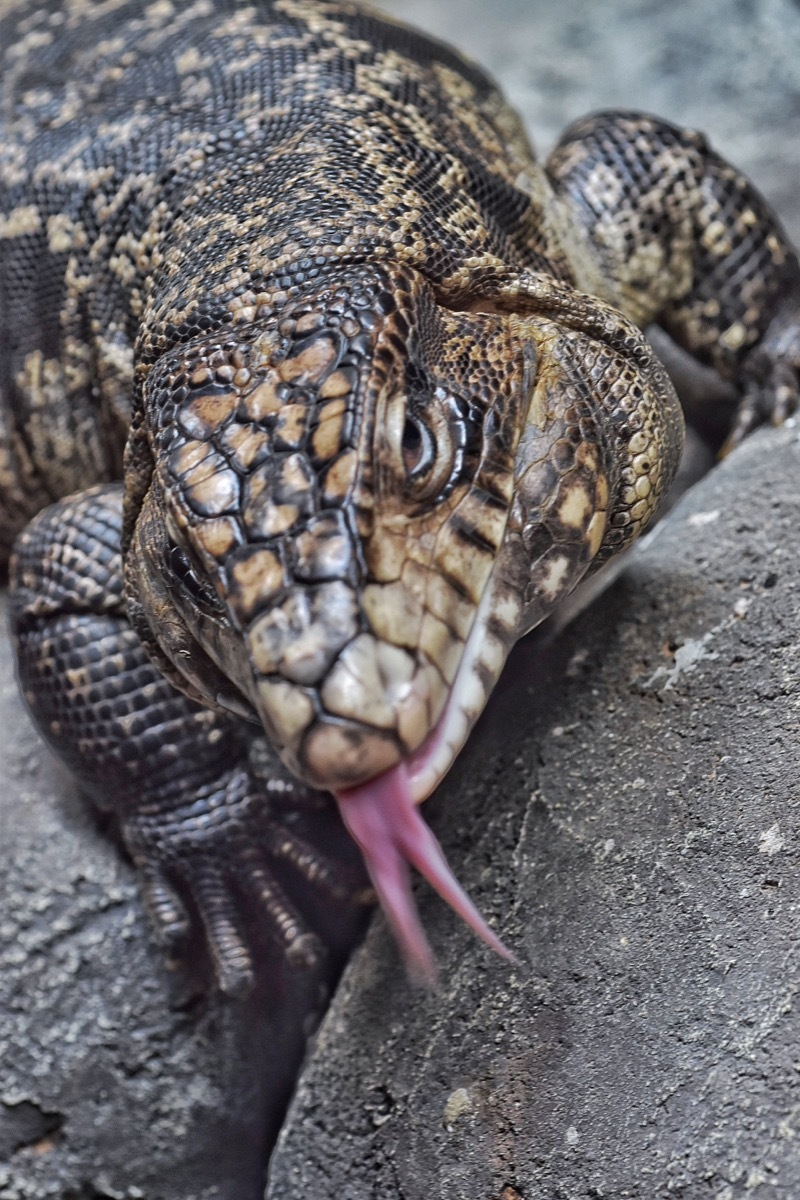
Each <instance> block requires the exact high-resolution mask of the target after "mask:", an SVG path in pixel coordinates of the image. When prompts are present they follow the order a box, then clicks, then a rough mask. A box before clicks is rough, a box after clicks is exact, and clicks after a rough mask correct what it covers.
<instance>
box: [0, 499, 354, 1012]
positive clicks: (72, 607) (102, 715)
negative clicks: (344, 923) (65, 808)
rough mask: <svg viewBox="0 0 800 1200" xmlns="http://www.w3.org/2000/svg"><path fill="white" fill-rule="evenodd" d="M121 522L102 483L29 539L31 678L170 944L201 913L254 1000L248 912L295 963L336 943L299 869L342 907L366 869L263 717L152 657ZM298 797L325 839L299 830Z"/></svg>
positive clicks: (18, 633) (43, 520) (24, 596)
mask: <svg viewBox="0 0 800 1200" xmlns="http://www.w3.org/2000/svg"><path fill="white" fill-rule="evenodd" d="M121 518H122V488H121V486H119V485H115V484H110V485H104V486H98V487H95V488H92V489H89V490H87V491H85V492H82V493H79V494H78V495H76V496H73V497H71V498H69V499H67V500H64V501H61V502H60V503H58V504H55V505H52V506H51V507H50V508H48V509H45V510H44V511H43V512H42V513H41V514H40V515H39V516H38V517H36V518H35V519H34V521H33V522H31V524H30V525H29V526H28V527H27V528H26V530H25V531H24V533H23V534H22V536H21V537H20V539H19V540H18V542H17V547H16V551H15V554H14V557H13V559H12V562H11V586H12V630H13V635H14V639H15V642H16V648H17V661H18V673H19V677H20V682H21V684H22V688H23V691H24V694H25V698H26V700H27V703H28V706H29V708H30V710H31V713H32V715H33V717H34V719H35V721H36V722H37V724H38V726H39V729H40V730H41V732H42V733H43V735H44V736H45V738H46V739H47V740H48V741H49V743H50V744H51V746H52V747H53V749H54V750H55V752H56V753H57V754H58V756H59V757H60V758H61V759H62V760H63V761H64V762H65V763H66V764H67V766H68V767H69V768H70V769H71V770H72V771H73V773H74V774H75V776H76V778H77V779H78V781H79V782H80V783H81V785H82V787H83V788H84V790H85V791H86V792H87V794H88V795H89V797H90V798H91V799H92V800H93V802H94V803H95V804H96V806H97V807H98V808H99V809H101V810H103V811H105V812H106V813H108V814H109V815H110V816H111V817H112V818H113V819H114V820H115V822H116V823H117V825H118V827H119V830H120V833H121V836H122V839H123V841H124V843H125V845H126V848H127V849H128V851H129V853H130V855H131V857H132V858H133V860H134V862H135V863H136V865H137V867H138V868H139V872H140V877H141V882H142V888H143V893H144V898H145V901H146V903H147V907H148V909H149V911H150V914H151V917H152V918H153V922H154V925H155V928H156V932H157V934H158V936H159V939H160V941H161V942H162V944H163V945H164V947H165V949H166V950H167V951H168V952H169V954H170V956H171V957H176V958H182V957H183V955H184V952H185V950H186V948H187V945H188V939H189V934H190V932H191V927H192V924H193V922H194V921H195V920H196V919H198V918H199V921H200V923H201V924H202V927H203V929H204V931H205V940H206V943H207V945H208V947H209V951H210V955H211V959H212V962H213V967H214V973H215V975H216V978H217V981H218V983H219V986H220V988H221V989H222V991H223V992H226V993H227V994H229V995H241V994H242V993H243V992H245V991H247V990H248V989H249V987H250V985H251V984H252V982H253V980H254V978H255V976H256V975H257V973H258V967H257V966H256V965H254V961H253V954H252V949H253V942H252V938H251V936H250V934H251V931H250V928H249V924H248V914H254V913H255V914H260V915H261V916H262V918H265V921H264V924H265V927H266V929H267V931H268V933H269V935H270V939H271V941H272V942H273V943H274V944H277V946H278V947H279V948H280V951H281V952H282V953H283V955H284V956H285V958H286V960H287V961H288V963H289V964H290V965H291V966H294V967H308V966H311V965H312V964H314V963H316V962H317V961H318V960H319V957H320V955H321V953H322V945H321V942H320V941H319V939H318V938H317V936H316V935H315V933H314V932H313V931H312V929H311V928H310V926H309V924H308V923H307V921H306V920H305V918H304V916H303V915H301V911H300V909H298V908H297V907H295V904H294V903H293V901H292V900H291V899H290V898H289V895H288V894H287V893H286V892H285V891H284V886H283V881H284V879H285V880H286V882H287V884H288V887H289V889H290V890H294V891H297V890H298V889H297V887H296V886H295V887H293V886H292V881H293V880H294V882H295V885H296V884H297V883H300V884H301V886H300V888H299V890H300V891H301V892H302V890H303V887H302V883H305V885H306V887H308V885H311V886H312V887H313V888H315V889H322V891H323V893H324V894H326V895H327V896H328V897H329V898H330V899H331V900H332V901H334V902H336V903H339V904H343V903H344V902H345V901H347V900H348V899H351V898H353V897H355V896H356V894H357V893H358V892H359V891H360V890H361V889H362V888H363V879H362V876H361V873H360V872H359V871H358V869H357V866H356V864H355V861H354V860H353V858H352V856H349V855H348V853H347V849H348V847H347V844H346V839H345V836H344V834H343V831H342V837H341V838H338V839H337V838H336V837H334V839H333V841H331V840H330V827H331V823H330V820H329V818H328V817H327V816H326V815H325V813H324V811H322V809H323V808H324V806H326V804H327V802H326V800H325V798H324V797H321V796H318V795H314V794H312V793H310V792H309V789H307V788H305V787H303V785H301V784H299V783H298V782H297V780H294V779H292V778H291V776H289V775H288V773H287V772H286V771H285V770H284V769H283V768H282V767H281V764H280V763H279V762H278V761H277V758H276V756H275V755H274V754H272V753H268V752H267V749H266V747H265V744H264V743H263V740H261V739H257V738H255V736H254V731H253V730H252V727H248V726H247V725H246V723H245V722H243V721H241V720H240V719H238V718H236V717H234V716H229V715H225V714H224V713H221V712H219V711H212V710H211V709H209V708H207V707H204V706H202V705H200V704H197V703H195V702H193V701H192V700H190V699H189V698H188V697H187V696H186V695H184V694H183V693H181V692H179V691H177V690H176V689H175V688H174V687H173V686H172V684H171V683H170V682H169V680H168V679H166V678H165V677H164V675H163V674H162V673H161V672H160V671H159V670H158V668H157V667H156V666H155V665H154V664H153V662H152V661H151V660H150V658H149V657H148V656H147V654H146V652H145V650H144V647H143V646H142V643H141V642H140V640H139V638H138V637H137V635H136V633H135V632H134V630H133V629H132V628H131V625H130V623H129V621H128V617H127V614H126V610H125V602H124V595H123V591H124V589H123V578H122V559H121V555H120V526H121ZM196 586H197V588H198V590H199V591H201V590H202V589H201V585H200V584H199V582H198V583H197V584H196ZM201 600H202V597H201V596H200V597H199V600H198V602H201ZM265 755H266V756H267V757H266V759H265ZM298 807H299V808H300V809H305V810H306V815H307V818H308V819H307V821H306V822H305V824H307V825H308V826H309V829H310V830H313V831H314V832H313V835H312V836H313V837H314V838H316V839H317V841H319V840H324V841H327V843H328V844H327V846H326V848H324V849H323V848H322V847H321V846H320V845H319V844H314V843H313V842H312V841H311V840H309V839H308V837H306V836H303V835H302V834H301V833H300V832H298V828H300V829H302V828H303V824H304V823H303V822H302V821H301V823H300V825H299V827H298V821H297V817H298V812H297V810H298ZM312 810H320V811H319V812H317V811H312ZM337 846H339V847H340V848H341V849H343V850H344V854H343V855H342V856H340V857H338V858H337V851H336V847H337ZM301 907H302V902H301Z"/></svg>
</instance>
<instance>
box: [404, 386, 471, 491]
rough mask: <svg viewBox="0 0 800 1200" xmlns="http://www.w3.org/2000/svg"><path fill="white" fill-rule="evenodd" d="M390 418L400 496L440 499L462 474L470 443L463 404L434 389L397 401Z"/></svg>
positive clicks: (440, 390) (441, 389) (444, 392)
mask: <svg viewBox="0 0 800 1200" xmlns="http://www.w3.org/2000/svg"><path fill="white" fill-rule="evenodd" d="M401 406H402V407H401ZM393 417H394V421H392V420H391V419H390V440H391V442H392V443H393V448H394V454H395V456H396V457H395V462H396V468H395V469H396V471H397V474H398V475H399V477H400V483H401V487H402V490H403V492H405V494H406V495H408V496H409V497H410V498H411V499H413V500H415V501H417V502H423V501H438V500H442V499H444V498H445V497H446V496H447V495H449V493H450V492H451V491H452V490H453V488H454V487H455V485H456V483H457V482H458V480H459V479H460V477H461V475H462V473H463V469H464V459H465V450H466V448H467V446H468V444H469V442H470V440H471V439H470V428H469V425H470V423H469V421H468V420H467V419H465V412H464V411H463V408H462V406H461V405H459V404H458V402H457V401H456V400H455V399H454V398H453V397H452V396H451V395H449V393H447V392H446V391H445V390H444V389H443V388H437V389H436V390H435V391H434V392H433V394H430V393H428V394H427V395H425V394H422V395H416V396H409V397H405V398H404V399H403V400H399V401H398V405H397V407H396V408H395V412H394V414H393ZM401 421H402V425H401V424H400V422H401ZM395 422H396V423H395ZM392 426H393V427H394V428H395V430H396V431H397V432H396V433H395V434H394V437H392V436H391V428H392ZM395 439H396V440H395Z"/></svg>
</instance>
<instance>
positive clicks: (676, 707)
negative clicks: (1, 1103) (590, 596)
mask: <svg viewBox="0 0 800 1200" xmlns="http://www.w3.org/2000/svg"><path fill="white" fill-rule="evenodd" d="M798 472H800V438H799V437H798V433H797V430H796V429H795V428H787V429H784V430H781V431H768V432H763V433H760V434H758V435H757V436H755V437H754V438H753V439H752V440H751V441H749V442H748V443H747V444H746V445H745V446H744V447H742V448H741V449H740V450H739V451H738V452H737V453H736V454H734V455H733V456H731V457H730V458H729V459H728V460H726V462H725V463H724V464H723V465H722V466H720V467H718V468H716V469H715V470H714V471H713V472H712V473H711V474H710V475H708V476H707V477H706V478H705V480H704V481H703V482H702V483H700V484H699V485H697V487H696V488H695V489H694V490H693V491H692V492H690V493H689V494H688V495H687V496H686V497H685V498H684V500H683V501H682V502H681V503H680V504H679V505H678V507H677V508H676V509H675V510H674V512H673V513H672V514H671V515H670V516H669V517H668V518H667V519H666V520H665V521H664V522H663V523H662V525H661V526H660V527H659V528H658V530H657V531H656V533H655V534H654V535H652V536H651V538H650V540H649V542H648V543H647V544H646V545H643V546H642V547H641V549H640V550H639V551H638V552H637V553H636V554H635V555H634V557H633V559H632V562H631V565H630V567H629V568H628V570H627V571H626V572H625V574H624V575H623V576H622V577H621V578H620V579H619V580H618V582H617V583H616V584H615V585H614V587H613V588H612V589H611V591H609V592H608V593H607V594H606V595H605V596H603V597H602V598H601V600H600V601H599V602H598V603H596V604H595V605H594V606H593V607H592V608H591V609H589V610H588V611H587V612H585V613H584V614H583V615H582V617H581V618H579V620H578V621H577V622H576V624H575V625H574V626H573V627H572V628H571V629H570V630H568V631H567V632H566V633H565V634H563V635H562V636H561V638H560V639H558V640H556V641H555V642H552V643H550V644H549V645H548V644H543V642H542V640H541V639H540V640H539V641H537V640H535V639H533V640H532V641H531V642H530V643H524V644H523V645H522V646H521V647H520V648H519V652H518V653H517V654H516V656H515V658H514V659H513V660H512V664H511V669H510V671H509V672H508V673H507V675H506V676H505V678H504V680H503V682H502V683H501V686H500V689H499V692H498V693H497V694H496V695H495V699H494V702H493V704H492V705H491V707H490V710H489V711H488V712H487V714H486V716H485V718H484V720H483V722H482V724H481V726H480V727H479V729H478V731H477V734H476V736H475V737H474V738H473V740H472V741H471V742H470V744H469V746H468V747H467V749H466V751H465V752H464V754H463V756H462V758H461V759H460V761H459V762H458V764H457V765H456V767H455V769H454V771H453V774H452V776H451V777H450V778H449V779H448V780H447V781H446V782H445V785H444V786H443V787H442V789H441V790H440V792H439V794H438V796H437V798H436V800H435V802H434V805H435V810H434V815H433V824H434V827H435V829H436V831H437V833H438V835H439V836H440V838H441V840H442V842H443V845H444V848H445V851H446V853H447V855H448V857H449V859H450V861H451V863H453V864H454V865H455V866H456V869H457V872H458V874H459V876H460V878H461V879H462V881H463V882H464V883H465V884H466V886H467V888H468V890H469V891H470V892H471V894H472V895H473V897H474V898H475V899H476V900H477V901H478V903H479V904H480V906H481V908H482V910H483V911H484V912H485V913H486V914H487V916H488V917H489V919H490V921H491V922H492V923H493V924H495V926H496V928H498V930H499V931H500V932H501V934H502V936H503V937H504V938H505V939H506V940H507V942H508V943H509V944H510V945H511V947H512V948H513V949H514V950H515V952H516V953H517V954H518V956H519V959H520V966H519V967H518V968H516V969H514V968H510V967H509V966H507V965H506V964H505V963H503V962H502V961H500V960H498V959H496V958H493V957H492V956H491V954H490V953H489V952H488V951H486V950H485V949H484V948H483V947H482V946H479V945H476V944H475V942H474V940H473V939H472V938H471V936H470V934H469V933H468V932H467V931H466V930H465V929H464V928H462V927H461V926H460V925H459V924H458V921H457V919H456V918H455V917H454V916H453V914H452V913H450V912H449V911H447V910H446V909H444V907H443V906H442V904H441V903H440V902H439V901H438V900H437V899H436V898H435V897H432V896H430V895H428V894H424V895H421V896H420V904H421V908H422V912H423V919H424V922H425V924H426V927H427V928H428V930H429V931H430V933H431V937H432V940H433V943H434V946H435V948H436V950H437V952H438V955H439V960H440V964H441V979H442V983H441V987H440V990H439V992H438V993H437V994H424V993H423V994H420V993H415V992H414V991H412V989H411V988H410V985H409V983H408V982H407V980H406V979H405V977H404V973H403V969H402V967H401V965H400V964H399V962H398V961H397V956H396V953H395V950H394V947H393V946H392V945H391V943H390V941H389V939H388V937H387V935H386V933H385V931H384V929H383V927H382V924H378V923H376V924H375V925H374V926H373V928H372V930H371V932H370V935H369V937H368V939H367V942H366V944H365V946H364V948H363V950H362V951H361V952H360V953H359V955H358V956H357V958H356V960H355V962H354V963H353V964H352V965H351V968H350V969H349V971H348V973H347V975H346V979H345V983H344V985H343V987H342V988H341V989H340V992H339V994H338V996H337V997H336V999H335V1002H334V1005H333V1008H332V1010H331V1012H330V1013H329V1015H328V1017H327V1019H326V1021H325V1023H324V1025H323V1028H322V1030H321V1032H320V1035H319V1041H318V1045H317V1050H316V1054H315V1055H314V1057H313V1058H312V1060H311V1062H310V1064H309V1066H308V1068H307V1070H306V1071H305V1073H304V1075H303V1077H302V1080H301V1084H300V1087H299V1091H298V1093H297V1095H296V1097H295V1101H294V1103H293V1107H292V1109H291V1112H290V1117H289V1121H288V1124H287V1126H286V1128H285V1129H284V1132H283V1134H282V1135H281V1140H280V1142H279V1149H278V1151H277V1153H276V1155H275V1156H274V1158H273V1163H272V1168H271V1186H270V1188H269V1189H268V1191H267V1196H268V1197H269V1198H270V1200H283V1198H284V1197H288V1196H299V1195H308V1196H313V1197H314V1198H315V1200H328V1198H331V1200H333V1197H336V1198H337V1200H338V1198H339V1197H343V1196H346V1197H347V1200H368V1198H369V1200H372V1198H373V1197H377V1196H391V1197H398V1198H399V1197H402V1198H403V1200H433V1198H434V1197H436V1198H438V1197H442V1198H443V1200H444V1198H446V1200H475V1198H476V1197H478V1196H481V1197H483V1196H485V1197H492V1198H493V1200H500V1198H502V1200H519V1198H520V1197H525V1200H534V1198H536V1200H540V1198H541V1200H545V1198H547V1200H549V1198H551V1197H552V1198H556V1197H564V1198H567V1197H570V1198H571V1197H579V1196H580V1197H583V1196H586V1197H597V1198H599V1197H603V1196H605V1197H614V1200H621V1198H623V1197H625V1198H634V1197H635V1198H641V1200H645V1198H647V1200H650V1198H652V1197H661V1196H667V1195H680V1196H686V1197H687V1198H688V1197H696V1196H700V1195H708V1196H710V1197H711V1196H713V1197H717V1198H718V1200H733V1198H734V1197H740V1196H742V1197H743V1196H745V1195H747V1196H754V1197H758V1198H760V1197H782V1198H785V1200H790V1198H792V1197H795V1196H797V1195H800V1156H799V1155H798V1153H797V1138H798V1136H800V1117H799V1116H798V1107H797V1046H798V1043H799V1042H800V1015H799V1013H798V1007H797V993H798V989H799V988H800V972H798V970H797V962H796V941H797V906H798V900H799V899H800V897H799V896H798V867H800V841H799V840H798V833H800V798H798V793H797V787H796V780H797V777H798V773H799V772H800V743H798V728H800V719H799V718H798V710H799V708H800V639H798V631H797V611H798V606H797V595H798V594H799V592H800V559H798V554H797V535H796V531H797V529H798V527H799V526H800V496H799V495H798V491H797V487H796V479H797V476H798Z"/></svg>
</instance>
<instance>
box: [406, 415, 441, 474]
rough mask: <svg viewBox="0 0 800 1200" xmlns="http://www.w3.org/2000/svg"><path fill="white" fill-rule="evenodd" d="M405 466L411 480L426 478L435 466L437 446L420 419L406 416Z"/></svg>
mask: <svg viewBox="0 0 800 1200" xmlns="http://www.w3.org/2000/svg"><path fill="white" fill-rule="evenodd" d="M402 452H403V464H404V465H405V468H406V472H407V474H408V477H409V479H414V478H415V477H416V476H424V475H426V474H427V473H428V471H429V470H430V469H431V467H432V466H433V460H434V458H435V457H436V444H435V442H434V440H433V435H432V433H431V431H430V429H428V427H427V425H424V424H423V423H422V421H421V420H420V418H419V417H414V416H411V415H410V414H407V415H406V420H405V424H404V426H403V440H402Z"/></svg>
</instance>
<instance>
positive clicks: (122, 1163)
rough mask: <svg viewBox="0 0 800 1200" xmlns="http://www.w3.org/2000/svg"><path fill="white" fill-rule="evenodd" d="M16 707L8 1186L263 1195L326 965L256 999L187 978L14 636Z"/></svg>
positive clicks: (3, 1157)
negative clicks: (49, 719) (48, 727)
mask: <svg viewBox="0 0 800 1200" xmlns="http://www.w3.org/2000/svg"><path fill="white" fill-rule="evenodd" d="M2 617H3V618H4V617H5V612H4V611H3V613H2ZM4 623H5V622H4ZM0 709H1V710H2V737H3V741H4V746H3V760H2V761H3V779H4V786H3V789H2V792H1V793H0V845H1V846H2V855H1V856H0V894H1V895H2V897H3V903H2V911H0V1197H2V1200H45V1198H46V1197H59V1198H60V1200H134V1198H135V1197H141V1198H143V1200H212V1198H214V1200H251V1198H252V1200H254V1198H255V1197H256V1196H258V1195H260V1194H261V1190H262V1184H263V1174H264V1159H265V1154H266V1148H267V1147H268V1146H269V1145H270V1144H271V1141H272V1139H273V1138H274V1136H275V1133H276V1131H277V1126H278V1124H279V1122H280V1119H281V1117H282V1114H283V1110H284V1107H285V1104H286V1100H287V1097H288V1093H289V1089H290V1087H291V1084H292V1080H293V1077H294V1075H295V1073H296V1071H297V1065H298V1062H299V1059H300V1056H301V1055H302V1052H303V1044H304V1038H305V1034H306V1033H307V1031H308V1027H309V1026H310V1025H313V1020H314V1014H317V1015H319V1013H320V1012H321V1011H322V1009H323V1007H324V997H325V992H324V987H323V976H322V973H321V972H320V973H318V974H317V975H314V976H299V977H297V978H295V979H289V980H283V981H278V984H277V987H276V990H275V991H274V993H273V994H271V995H269V996H267V995H265V994H264V993H263V992H260V993H258V994H256V995H254V996H252V997H251V998H250V1000H249V1001H248V1002H247V1003H243V1004H225V1003H221V1002H219V1001H218V1000H215V999H209V998H207V997H205V996H204V994H203V992H202V991H200V990H198V988H197V987H196V986H194V985H192V983H191V981H190V980H189V979H188V978H187V977H186V976H184V975H180V974H179V975H177V976H176V977H175V978H174V979H171V978H170V976H169V975H168V973H167V971H166V970H165V968H164V965H163V963H162V961H161V957H160V955H159V953H158V950H157V949H156V947H155V946H154V944H153V940H152V936H151V933H150V930H149V929H148V927H147V922H146V920H145V917H144V914H143V912H142V909H141V905H140V903H139V899H138V893H137V890H136V884H135V879H134V872H133V870H132V868H130V867H129V866H128V865H127V864H126V863H124V862H123V861H122V860H121V858H120V856H119V854H118V853H117V851H116V849H115V847H114V846H113V845H112V844H111V843H110V842H109V841H108V840H107V839H105V838H103V837H101V835H100V833H99V831H98V829H97V828H96V826H95V824H94V822H93V820H92V818H91V816H90V814H89V813H88V811H87V809H86V807H85V806H84V805H83V804H82V803H81V802H80V800H79V798H78V797H77V796H76V795H75V793H74V790H73V789H72V787H71V785H70V783H69V781H68V780H66V779H65V777H64V775H63V774H62V773H61V772H60V771H59V769H58V768H57V767H56V765H55V764H54V762H53V760H52V758H51V756H50V755H49V753H48V751H47V750H46V749H45V748H44V747H43V746H42V745H41V742H40V741H39V739H38V737H37V736H36V734H35V732H34V730H33V728H32V727H31V725H30V722H29V720H28V718H27V715H26V714H25V713H24V712H23V710H22V706H21V704H20V701H19V698H18V694H17V690H16V684H15V682H14V679H13V673H12V668H11V653H10V646H9V644H8V641H7V639H4V640H3V642H2V643H1V644H0Z"/></svg>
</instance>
